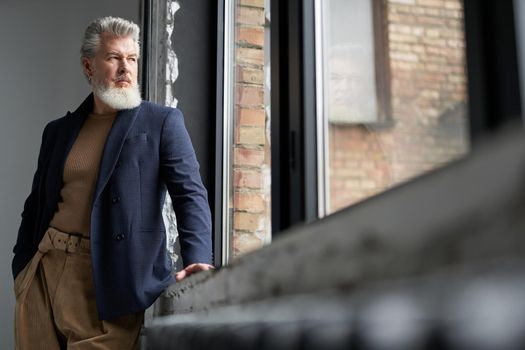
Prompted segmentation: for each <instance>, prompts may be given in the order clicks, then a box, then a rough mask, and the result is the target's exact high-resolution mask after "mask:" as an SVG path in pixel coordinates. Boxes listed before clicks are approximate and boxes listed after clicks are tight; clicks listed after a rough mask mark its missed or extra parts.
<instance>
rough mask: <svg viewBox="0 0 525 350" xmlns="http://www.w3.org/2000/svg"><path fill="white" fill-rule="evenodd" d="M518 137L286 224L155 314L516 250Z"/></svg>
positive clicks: (522, 176) (412, 273) (409, 272)
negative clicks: (315, 217) (312, 218)
mask: <svg viewBox="0 0 525 350" xmlns="http://www.w3.org/2000/svg"><path fill="white" fill-rule="evenodd" d="M524 213H525V140H524V137H523V134H522V133H521V132H517V131H507V132H505V133H503V134H500V135H499V136H498V137H497V138H496V139H494V140H491V141H490V142H486V143H485V145H483V146H481V147H479V148H478V151H476V153H474V154H471V155H470V156H469V157H468V158H467V159H464V160H461V161H458V162H456V163H454V164H451V165H449V166H447V167H446V168H444V169H441V170H439V171H436V172H434V173H432V174H429V175H426V176H423V177H420V178H418V179H416V180H415V181H412V182H410V183H407V184H405V185H402V186H400V187H397V188H395V189H392V190H390V191H387V192H385V193H383V194H381V195H379V196H377V197H374V198H371V199H369V200H367V201H365V202H362V203H360V204H358V205H355V206H353V207H350V208H348V209H346V210H344V211H341V212H339V213H336V214H334V215H331V216H329V217H327V218H325V219H323V220H319V221H317V222H314V223H311V224H307V225H301V226H297V227H294V228H292V229H290V230H289V231H288V232H287V233H286V234H284V235H282V237H281V238H280V239H277V240H275V241H274V242H273V243H272V244H271V245H270V246H267V247H265V248H263V249H261V250H259V251H257V252H254V253H252V254H249V255H246V256H244V257H242V258H240V259H239V260H237V261H235V262H233V263H232V264H231V265H230V266H228V267H225V268H222V269H220V270H218V271H215V272H211V273H202V274H198V275H195V276H192V277H191V278H188V279H187V280H185V281H183V282H181V283H178V284H176V285H173V286H171V287H170V288H169V289H168V290H167V292H166V293H165V295H164V296H162V297H161V298H160V299H159V301H158V303H157V305H156V308H155V316H162V315H169V314H174V313H175V314H178V315H181V314H185V313H192V312H197V311H210V310H212V309H215V308H217V307H222V306H227V305H236V304H246V303H253V302H255V301H261V300H268V299H273V298H281V297H284V296H291V295H298V294H312V293H320V292H324V291H338V292H341V293H351V292H352V291H354V290H356V288H357V287H358V286H359V287H362V286H364V285H366V284H368V283H371V282H374V281H381V280H388V279H396V278H408V277H416V276H422V275H425V274H428V273H431V272H432V271H437V270H439V269H443V268H446V267H450V266H452V267H453V266H461V265H463V264H476V263H482V262H486V261H490V260H497V259H500V258H501V257H506V258H512V257H520V256H524V253H525V234H524V232H525V215H524Z"/></svg>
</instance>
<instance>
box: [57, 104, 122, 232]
mask: <svg viewBox="0 0 525 350" xmlns="http://www.w3.org/2000/svg"><path fill="white" fill-rule="evenodd" d="M116 115H117V114H116V113H112V114H90V115H89V116H88V117H87V119H86V121H85V123H84V125H83V126H82V129H81V130H80V133H79V134H78V137H77V139H76V140H75V143H74V144H73V147H72V148H71V151H70V152H69V154H68V156H67V158H66V163H65V165H64V177H63V180H64V185H63V187H62V190H61V191H60V195H61V197H62V201H61V202H59V203H58V210H57V211H56V212H55V216H54V217H53V219H52V220H51V223H50V226H52V227H54V228H56V229H58V230H60V231H62V232H68V233H81V234H82V235H83V236H89V235H90V232H89V231H90V221H91V204H92V201H93V192H94V190H95V186H96V182H97V177H98V171H99V168H100V160H101V158H102V152H103V150H104V145H105V143H106V138H107V136H108V134H109V131H110V130H111V126H112V125H113V121H114V120H115V117H116Z"/></svg>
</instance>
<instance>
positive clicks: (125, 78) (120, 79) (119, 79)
mask: <svg viewBox="0 0 525 350" xmlns="http://www.w3.org/2000/svg"><path fill="white" fill-rule="evenodd" d="M123 81H124V82H126V83H130V84H131V78H130V77H129V75H128V74H127V73H124V74H121V75H119V76H117V77H116V78H115V79H114V80H113V82H115V83H120V82H123Z"/></svg>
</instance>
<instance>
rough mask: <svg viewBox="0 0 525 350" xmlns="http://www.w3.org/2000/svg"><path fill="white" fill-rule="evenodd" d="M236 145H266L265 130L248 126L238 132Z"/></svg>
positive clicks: (238, 129)
mask: <svg viewBox="0 0 525 350" xmlns="http://www.w3.org/2000/svg"><path fill="white" fill-rule="evenodd" d="M236 136H237V138H236V140H235V141H236V143H237V144H243V145H264V144H265V134H264V129H263V128H258V127H253V126H248V127H240V128H237V130H236Z"/></svg>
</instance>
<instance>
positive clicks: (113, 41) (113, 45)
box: [100, 33, 138, 54]
mask: <svg viewBox="0 0 525 350" xmlns="http://www.w3.org/2000/svg"><path fill="white" fill-rule="evenodd" d="M100 39H101V42H100V48H101V51H102V52H108V51H122V52H125V53H127V54H138V52H137V44H136V43H135V41H134V40H133V37H132V36H131V35H128V36H117V35H114V34H110V33H102V35H101V36H100Z"/></svg>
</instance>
